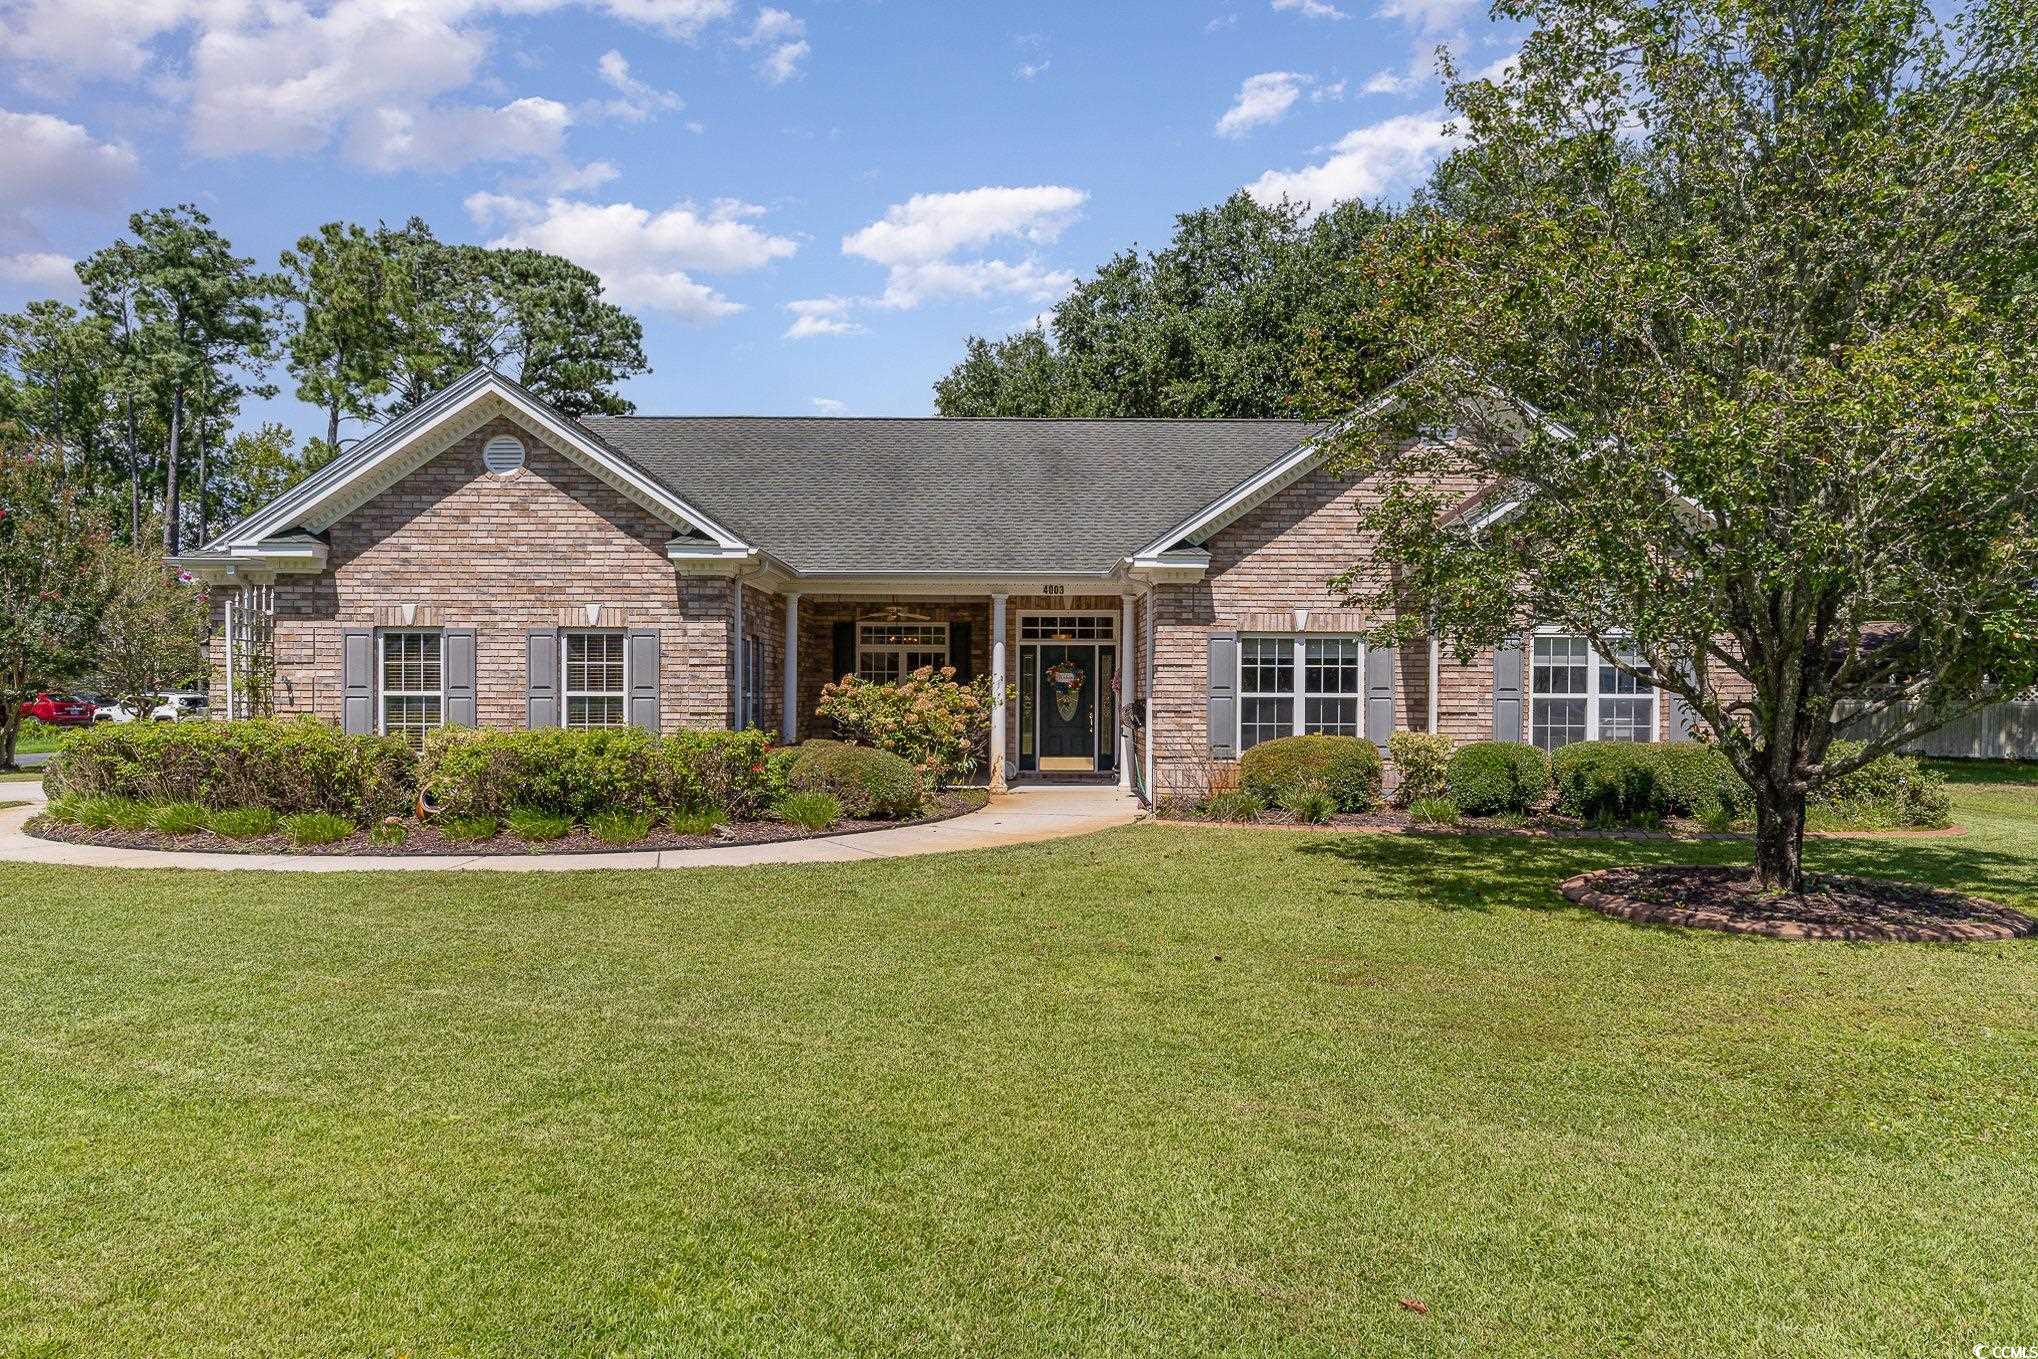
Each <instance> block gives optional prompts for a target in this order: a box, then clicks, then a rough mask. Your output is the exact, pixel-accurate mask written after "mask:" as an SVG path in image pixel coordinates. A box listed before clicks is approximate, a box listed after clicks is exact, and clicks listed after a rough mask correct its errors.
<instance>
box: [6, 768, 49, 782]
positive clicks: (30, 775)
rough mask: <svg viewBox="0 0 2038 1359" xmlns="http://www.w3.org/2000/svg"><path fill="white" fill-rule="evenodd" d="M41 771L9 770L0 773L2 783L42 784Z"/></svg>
mask: <svg viewBox="0 0 2038 1359" xmlns="http://www.w3.org/2000/svg"><path fill="white" fill-rule="evenodd" d="M41 782H42V771H41V770H40V769H9V770H4V771H0V783H41Z"/></svg>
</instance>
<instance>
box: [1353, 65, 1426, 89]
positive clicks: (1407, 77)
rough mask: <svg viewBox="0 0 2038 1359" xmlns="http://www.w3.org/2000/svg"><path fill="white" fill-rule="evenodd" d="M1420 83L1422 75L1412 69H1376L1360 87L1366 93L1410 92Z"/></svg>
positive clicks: (1418, 86)
mask: <svg viewBox="0 0 2038 1359" xmlns="http://www.w3.org/2000/svg"><path fill="white" fill-rule="evenodd" d="M1421 85H1422V77H1421V76H1419V75H1417V74H1416V73H1415V72H1414V71H1412V70H1411V71H1376V72H1375V73H1374V74H1373V75H1372V76H1371V77H1369V78H1368V79H1367V81H1366V83H1365V84H1364V85H1363V86H1361V87H1360V88H1361V90H1362V92H1363V93H1366V94H1410V93H1413V92H1414V91H1415V90H1417V89H1419V88H1420V87H1421Z"/></svg>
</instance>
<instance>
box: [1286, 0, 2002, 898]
mask: <svg viewBox="0 0 2038 1359" xmlns="http://www.w3.org/2000/svg"><path fill="white" fill-rule="evenodd" d="M1495 12H1496V14H1497V15H1499V16H1500V17H1503V18H1510V19H1517V20H1521V21H1524V22H1526V23H1528V24H1531V25H1533V26H1534V31H1533V33H1532V34H1531V36H1530V37H1529V38H1528V40H1527V43H1526V45H1525V46H1524V48H1523V50H1522V53H1521V56H1520V58H1519V62H1518V67H1517V70H1516V72H1515V74H1514V75H1512V76H1511V77H1510V78H1508V79H1506V80H1505V81H1503V82H1501V83H1498V84H1495V83H1490V82H1486V81H1468V82H1457V81H1455V80H1454V81H1453V83H1452V84H1451V86H1450V99H1451V102H1452V105H1453V107H1454V108H1455V110H1456V112H1457V116H1458V122H1459V125H1460V130H1461V133H1462V142H1461V146H1460V149H1459V150H1457V151H1456V152H1455V153H1454V154H1453V155H1452V156H1451V157H1450V158H1449V159H1448V161H1447V162H1446V163H1445V164H1444V165H1443V167H1442V168H1441V169H1440V171H1439V172H1438V175H1437V177H1436V181H1435V184H1434V186H1433V187H1432V189H1431V190H1430V191H1429V192H1427V193H1425V194H1423V195H1421V196H1420V197H1419V198H1418V200H1417V201H1416V203H1415V204H1414V205H1413V207H1412V208H1411V210H1410V211H1409V212H1408V213H1406V214H1405V215H1403V216H1402V217H1401V218H1400V219H1398V220H1397V221H1396V222H1394V223H1393V224H1392V225H1391V226H1390V227H1389V228H1388V229H1387V230H1385V231H1383V232H1381V233H1379V234H1378V235H1377V237H1376V238H1375V239H1374V240H1373V241H1372V242H1370V243H1369V244H1368V246H1367V249H1366V251H1365V254H1364V256H1363V258H1362V259H1361V261H1360V262H1359V263H1358V265H1357V266H1356V267H1357V269H1358V270H1359V271H1360V272H1362V273H1363V274H1364V276H1365V277H1366V279H1367V280H1368V282H1369V284H1371V285H1372V286H1373V288H1374V289H1375V291H1374V292H1373V293H1372V294H1371V295H1370V296H1371V301H1370V306H1371V316H1370V319H1369V320H1368V322H1367V323H1366V325H1365V327H1364V328H1365V330H1366V332H1367V333H1369V334H1378V335H1385V336H1389V337H1391V342H1390V349H1389V353H1390V355H1391V357H1390V360H1389V362H1390V364H1391V366H1393V367H1395V368H1397V369H1400V370H1404V371H1411V372H1412V373H1413V374H1414V375H1413V376H1412V377H1411V378H1410V379H1409V380H1408V381H1406V382H1405V383H1403V384H1402V386H1400V387H1399V388H1397V389H1396V396H1397V397H1398V400H1397V401H1395V402H1394V403H1392V404H1390V405H1389V406H1387V407H1385V408H1384V409H1383V410H1381V411H1380V412H1379V413H1378V414H1377V415H1376V416H1374V417H1371V418H1367V419H1362V420H1359V421H1356V422H1354V423H1353V424H1352V425H1351V426H1350V427H1349V428H1348V430H1347V432H1346V434H1345V438H1344V444H1343V450H1342V459H1341V461H1342V465H1343V466H1344V467H1345V468H1346V469H1348V470H1351V471H1353V472H1363V473H1374V472H1377V473H1379V474H1380V475H1381V476H1382V478H1383V480H1384V483H1385V487H1386V490H1385V502H1384V504H1383V505H1382V506H1381V508H1380V509H1379V510H1378V512H1377V513H1374V514H1372V515H1371V516H1369V518H1368V521H1367V523H1366V525H1365V530H1366V531H1368V532H1370V533H1373V534H1375V535H1377V543H1378V557H1379V566H1378V569H1364V568H1362V569H1360V570H1357V571H1355V572H1354V573H1352V574H1351V575H1349V576H1347V577H1346V578H1345V582H1344V583H1345V585H1346V587H1347V588H1348V589H1349V590H1350V591H1351V593H1352V596H1353V599H1354V600H1355V601H1357V602H1362V603H1366V604H1370V605H1372V606H1373V607H1374V608H1375V609H1376V611H1377V614H1376V616H1385V615H1386V614H1387V613H1388V612H1390V611H1398V616H1399V618H1400V620H1401V621H1400V623H1399V624H1398V626H1397V628H1396V629H1395V630H1396V631H1398V632H1399V633H1400V634H1402V635H1404V636H1408V637H1413V636H1416V635H1419V634H1420V633H1422V632H1424V631H1427V630H1430V629H1434V630H1435V631H1437V632H1438V633H1440V634H1442V635H1443V636H1444V637H1445V638H1447V639H1448V640H1450V641H1451V642H1452V643H1453V645H1454V646H1456V647H1457V648H1458V649H1459V650H1460V651H1461V652H1466V653H1468V654H1469V650H1470V649H1471V648H1474V647H1478V646H1485V645H1493V644H1497V643H1500V642H1501V641H1503V640H1504V639H1506V638H1509V637H1516V636H1519V635H1520V634H1521V633H1522V632H1523V631H1525V630H1526V629H1529V628H1532V627H1534V626H1535V625H1538V624H1555V625H1559V626H1561V627H1562V628H1564V629H1565V630H1567V631H1571V632H1576V633H1581V634H1584V635H1586V636H1588V637H1590V638H1591V639H1592V640H1593V641H1594V642H1595V643H1596V644H1598V645H1600V646H1601V647H1602V649H1603V650H1605V651H1606V652H1607V653H1608V654H1609V655H1612V656H1615V657H1617V658H1619V657H1626V658H1627V659H1620V660H1619V662H1618V663H1619V664H1621V665H1622V667H1623V668H1632V669H1635V670H1636V671H1638V672H1639V673H1643V674H1646V675H1647V676H1649V677H1650V678H1652V679H1653V680H1654V682H1655V683H1657V684H1659V685H1661V686H1662V687H1664V688H1666V689H1668V690H1669V691H1671V692H1672V693H1675V694H1677V695H1680V696H1681V697H1682V698H1683V699H1684V700H1686V701H1687V702H1688V703H1690V704H1691V705H1692V707H1693V708H1694V709H1695V710H1696V712H1697V714H1698V715H1699V717H1700V718H1701V719H1702V721H1703V722H1704V724H1705V725H1706V726H1707V727H1709V728H1710V729H1711V731H1712V732H1713V733H1714V734H1715V735H1716V738H1717V739H1718V740H1719V742H1720V744H1721V745H1722V747H1723V748H1724V750H1725V751H1726V753H1727V754H1728V755H1729V757H1730V758H1731V759H1732V761H1733V763H1734V765H1735V767H1736V768H1737V769H1738V770H1739V771H1740V773H1741V774H1742V776H1743V777H1744V778H1746V779H1747V780H1748V782H1749V784H1750V786H1751V787H1752V788H1753V789H1754V790H1755V794H1756V800H1757V813H1758V846H1757V858H1758V871H1759V878H1760V881H1761V882H1762V883H1763V884H1764V885H1765V886H1769V887H1772V888H1785V889H1792V890H1794V889H1796V888H1797V887H1798V885H1799V883H1800V876H1801V867H1800V859H1799V851H1800V847H1801V840H1802V834H1803V825H1804V801H1805V794H1806V792H1807V790H1809V789H1812V788H1816V787H1817V786H1819V785H1820V784H1821V783H1822V782H1824V781H1826V780H1829V779H1833V778H1836V777H1838V776H1839V775H1841V774H1843V773H1846V772H1848V771H1849V770H1850V769H1851V768H1854V767H1858V766H1859V765H1860V764H1861V763H1863V762H1864V761H1866V760H1868V759H1870V758H1873V757H1874V756H1876V755H1879V754H1881V753H1883V752H1884V751H1886V750H1889V749H1891V748H1893V747H1894V746H1896V745H1897V744H1898V743H1900V742H1902V741H1904V740H1907V739H1909V738H1910V737H1911V736H1914V735H1915V734H1917V733H1919V732H1921V731H1923V730H1928V729H1930V728H1932V727H1935V726H1937V725H1940V724H1943V723H1944V722H1946V721H1948V720H1950V719H1951V718H1953V717H1954V716H1957V715H1959V714H1961V713H1963V712H1965V711H1969V710H1971V709H1972V708H1974V707H1976V706H1978V705H1980V704H1982V703H1984V702H1986V701H1988V700H1989V699H1990V698H1991V697H1993V696H1997V695H1999V694H2001V693H2004V692H2006V691H2013V690H2016V689H2019V688H2021V687H2023V686H2027V685H2029V684H2031V683H2032V682H2033V681H2034V680H2038V523H2034V518H2038V308H2034V306H2033V302H2034V300H2038V292H2034V279H2038V273H2034V267H2033V266H2034V264H2038V6H2034V5H2033V4H2032V3H2031V0H1972V2H1971V3H1969V4H1967V5H1966V6H1965V7H1963V8H1961V9H1959V10H1958V11H1957V12H1955V13H1953V14H1952V15H1951V16H1950V17H1948V18H1945V19H1943V20H1942V19H1941V18H1939V17H1938V16H1936V15H1935V13H1934V11H1933V10H1932V9H1931V8H1930V7H1929V6H1928V5H1926V4H1924V3H1920V2H1918V0H1844V2H1843V3H1832V4H1821V5H1810V6H1807V5H1801V4H1797V3H1794V0H1502V2H1501V3H1499V4H1497V5H1496V6H1495ZM1377 357H1378V356H1377V354H1376V352H1375V351H1373V350H1371V349H1368V348H1365V347H1358V346H1351V345H1348V344H1345V343H1342V342H1340V341H1339V340H1338V339H1337V337H1335V336H1329V337H1325V338H1324V339H1323V340H1321V341H1319V342H1318V343H1317V344H1316V345H1315V346H1314V347H1313V349H1312V352H1311V354H1310V356H1309V359H1308V362H1307V364H1306V368H1307V370H1308V372H1309V374H1310V383H1311V393H1312V404H1313V406H1314V407H1315V409H1316V410H1318V411H1319V412H1322V413H1327V414H1328V413H1338V414H1341V413H1344V412H1347V411H1349V410H1351V409H1352V408H1353V407H1354V405H1355V404H1356V398H1357V397H1359V396H1360V395H1362V394H1365V393H1368V392H1370V391H1372V390H1373V388H1374V385H1375V384H1374V374H1375V373H1376V372H1377V368H1378V364H1377ZM1416 434H1420V435H1422V436H1424V438H1425V440H1426V441H1425V442H1422V443H1418V444H1416V445H1414V446H1408V445H1407V444H1406V442H1405V441H1406V440H1407V439H1408V438H1409V436H1411V435H1416ZM1467 484H1476V485H1483V486H1486V487H1489V488H1491V502H1490V506H1491V508H1492V509H1493V510H1494V511H1495V512H1496V513H1500V517H1499V518H1498V519H1497V521H1495V522H1492V523H1490V524H1489V525H1488V526H1487V527H1485V528H1483V529H1481V530H1477V531H1475V530H1473V529H1470V528H1468V527H1466V526H1465V525H1464V524H1463V523H1462V522H1459V521H1456V520H1453V519H1452V518H1451V516H1450V513H1449V512H1450V511H1451V510H1452V509H1453V508H1454V507H1455V506H1456V505H1457V504H1458V502H1460V501H1462V499H1463V496H1464V487H1465V486H1466V485H1467ZM1502 511H1505V512H1504V513H1502ZM1623 647H1632V651H1625V652H1624V651H1623V650H1622V648H1623ZM1885 710H1887V711H1890V712H1893V713H1898V714H1902V715H1903V717H1902V719H1901V720H1897V721H1893V722H1891V723H1889V724H1888V725H1887V727H1886V728H1884V729H1883V730H1882V732H1881V734H1879V735H1878V736H1877V737H1876V738H1875V739H1874V740H1871V741H1869V742H1868V743H1867V745H1866V746H1865V748H1863V749H1861V750H1859V751H1858V752H1856V753H1853V754H1850V755H1847V756H1845V757H1844V758H1836V757H1835V756H1834V746H1833V742H1834V739H1835V737H1836V736H1837V735H1839V734H1840V732H1841V731H1842V729H1843V726H1844V719H1845V717H1846V716H1847V715H1848V714H1850V713H1851V714H1859V713H1875V712H1879V711H1885Z"/></svg>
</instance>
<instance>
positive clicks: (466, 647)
mask: <svg viewBox="0 0 2038 1359" xmlns="http://www.w3.org/2000/svg"><path fill="white" fill-rule="evenodd" d="M439 656H440V660H441V661H442V662H443V663H444V666H445V677H446V725H447V726H449V727H474V726H479V725H480V722H479V720H478V716H477V714H476V712H475V704H474V629H473V628H447V629H445V630H444V631H443V632H441V633H440V634H439Z"/></svg>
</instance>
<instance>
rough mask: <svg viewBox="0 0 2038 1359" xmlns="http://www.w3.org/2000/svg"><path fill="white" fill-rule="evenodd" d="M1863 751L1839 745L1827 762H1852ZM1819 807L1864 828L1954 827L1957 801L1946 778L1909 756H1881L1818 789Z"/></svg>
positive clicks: (1849, 744) (1847, 743) (1851, 743)
mask: <svg viewBox="0 0 2038 1359" xmlns="http://www.w3.org/2000/svg"><path fill="white" fill-rule="evenodd" d="M1862 749H1863V747H1862V746H1861V744H1860V743H1859V742H1855V741H1835V742H1834V743H1833V746H1832V749H1831V750H1829V751H1828V752H1827V758H1829V759H1833V760H1841V761H1852V760H1855V759H1857V758H1859V757H1860V755H1861V752H1862ZM1813 802H1814V805H1815V807H1817V808H1822V809H1824V810H1825V811H1827V812H1829V813H1830V814H1831V815H1833V816H1834V817H1836V818H1838V819H1840V820H1844V821H1849V822H1853V823H1859V824H1872V823H1880V824H1884V825H1889V826H1892V827H1916V828H1929V827H1941V826H1947V825H1950V824H1952V812H1953V802H1952V798H1951V797H1950V795H1949V794H1948V793H1947V791H1946V779H1945V777H1944V776H1943V775H1942V774H1940V773H1939V772H1938V771H1937V770H1934V769H1928V768H1926V767H1925V766H1924V765H1923V764H1922V763H1920V762H1919V761H1918V760H1917V759H1916V758H1915V757H1913V756H1910V755H1882V756H1879V757H1877V758H1875V759H1873V760H1870V761H1869V762H1868V763H1866V764H1864V765H1861V766H1860V767H1858V768H1856V769H1854V770H1853V771H1852V772H1850V773H1848V774H1845V775H1843V776H1842V777H1840V778H1838V779H1833V780H1831V781H1829V782H1826V783H1823V784H1821V785H1820V786H1819V789H1818V792H1817V793H1816V794H1815V795H1814V797H1813Z"/></svg>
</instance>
